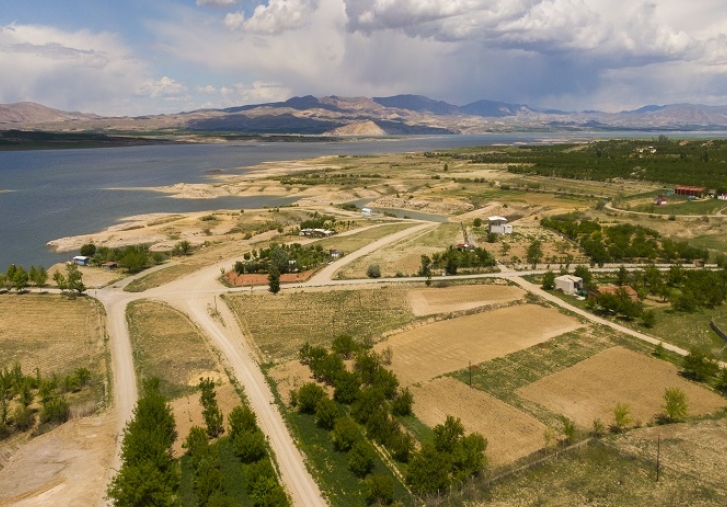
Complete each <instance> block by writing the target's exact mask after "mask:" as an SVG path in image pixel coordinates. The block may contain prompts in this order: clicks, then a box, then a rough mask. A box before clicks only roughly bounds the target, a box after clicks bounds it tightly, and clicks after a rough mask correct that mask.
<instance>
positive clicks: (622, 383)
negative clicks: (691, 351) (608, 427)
mask: <svg viewBox="0 0 727 507" xmlns="http://www.w3.org/2000/svg"><path fill="white" fill-rule="evenodd" d="M668 387H678V388H679V389H681V390H682V391H684V392H685V393H686V395H687V404H688V408H689V414H690V415H699V414H708V413H712V412H714V411H716V410H718V409H719V408H721V407H724V406H725V405H727V401H725V399H724V398H722V397H721V396H718V395H717V394H715V393H713V392H711V391H709V390H708V389H706V388H704V387H702V386H700V385H699V384H696V383H694V382H690V381H688V380H685V379H684V378H682V377H680V376H679V373H678V370H677V368H676V367H675V366H674V365H672V364H669V363H667V362H665V361H660V360H658V359H654V358H652V357H648V356H643V355H640V354H637V353H636V352H631V351H630V350H627V349H624V348H622V347H613V348H610V349H607V350H604V351H603V352H600V353H599V354H597V355H595V356H593V357H591V358H590V359H586V360H585V361H581V362H580V363H578V364H576V365H575V366H572V367H570V368H568V369H566V370H563V371H560V372H558V373H555V374H553V375H550V376H548V377H545V378H543V379H541V380H538V381H537V382H533V383H532V384H530V385H528V386H525V387H522V388H520V389H518V391H517V393H518V394H519V395H520V396H522V397H524V398H526V399H528V400H531V401H535V402H537V403H540V404H541V405H543V406H545V407H546V408H548V409H550V410H552V411H553V412H556V413H560V414H564V415H566V416H567V417H569V418H571V419H572V420H573V421H575V422H576V424H578V425H580V426H583V427H590V426H591V425H592V424H593V421H594V420H595V419H601V421H603V422H604V424H610V423H612V422H613V409H614V407H615V406H616V404H617V403H626V404H628V405H629V407H630V409H631V417H632V418H633V419H634V421H638V422H641V423H647V422H649V421H651V420H652V419H653V417H654V416H655V415H658V414H659V413H661V412H662V411H663V408H662V407H663V405H664V390H665V389H666V388H668Z"/></svg>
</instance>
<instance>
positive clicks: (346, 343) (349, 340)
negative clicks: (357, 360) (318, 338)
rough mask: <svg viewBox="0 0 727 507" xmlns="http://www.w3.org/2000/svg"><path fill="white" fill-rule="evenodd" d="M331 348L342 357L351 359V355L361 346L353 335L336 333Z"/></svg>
mask: <svg viewBox="0 0 727 507" xmlns="http://www.w3.org/2000/svg"><path fill="white" fill-rule="evenodd" d="M331 348H332V349H333V351H334V352H335V353H336V354H340V355H341V357H343V358H344V359H351V356H352V355H353V354H354V353H355V352H356V351H358V350H359V349H360V348H361V346H360V345H359V344H358V342H357V341H356V340H354V338H353V336H351V335H348V334H342V335H338V336H336V337H335V338H334V339H333V344H332V345H331Z"/></svg>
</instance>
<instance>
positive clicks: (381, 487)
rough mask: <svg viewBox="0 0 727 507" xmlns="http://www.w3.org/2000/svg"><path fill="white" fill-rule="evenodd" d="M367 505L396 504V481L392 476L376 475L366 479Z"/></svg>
mask: <svg viewBox="0 0 727 507" xmlns="http://www.w3.org/2000/svg"><path fill="white" fill-rule="evenodd" d="M366 503H368V504H369V505H371V504H377V505H391V504H392V503H394V481H393V480H392V479H391V476H389V475H382V474H374V475H371V476H370V477H368V478H367V479H366Z"/></svg>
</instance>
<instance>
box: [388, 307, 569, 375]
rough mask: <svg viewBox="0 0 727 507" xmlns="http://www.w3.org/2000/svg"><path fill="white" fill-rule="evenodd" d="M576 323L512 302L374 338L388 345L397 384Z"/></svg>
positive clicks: (545, 337) (518, 347) (453, 368)
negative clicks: (500, 307)
mask: <svg viewBox="0 0 727 507" xmlns="http://www.w3.org/2000/svg"><path fill="white" fill-rule="evenodd" d="M579 327H581V324H580V323H579V322H578V321H577V320H575V319H573V318H571V317H567V316H565V315H563V314H561V313H559V312H557V311H555V310H551V309H548V308H543V307H542V306H537V305H517V306H512V307H508V308H502V309H498V310H492V311H489V312H483V313H478V314H476V315H468V316H465V317H460V318H457V319H452V320H446V321H441V322H436V323H434V324H428V325H425V326H422V327H418V328H416V329H412V330H411V331H405V332H403V333H400V334H398V335H395V336H392V337H390V338H389V339H388V340H386V341H384V342H381V343H379V344H377V346H376V350H377V351H381V350H382V349H383V348H385V347H388V346H390V347H391V349H392V351H393V360H392V369H393V370H394V372H395V373H396V374H397V376H398V377H399V381H400V382H401V384H402V385H410V384H413V383H416V382H421V381H423V380H429V379H431V378H434V377H437V376H439V375H443V374H445V373H449V372H452V371H456V370H459V369H462V368H465V367H467V366H468V364H470V362H471V363H472V364H477V363H481V362H484V361H488V360H490V359H493V358H495V357H501V356H505V355H507V354H510V353H512V352H515V351H518V350H521V349H525V348H528V347H531V346H533V345H536V344H538V343H541V342H544V341H547V340H548V339H550V338H552V337H554V336H558V335H561V334H563V333H567V332H569V331H573V330H574V329H577V328H579Z"/></svg>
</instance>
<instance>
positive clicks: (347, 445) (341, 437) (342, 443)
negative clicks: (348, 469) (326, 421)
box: [331, 416, 361, 452]
mask: <svg viewBox="0 0 727 507" xmlns="http://www.w3.org/2000/svg"><path fill="white" fill-rule="evenodd" d="M360 438H361V434H360V433H359V430H358V426H356V423H355V422H353V421H352V420H351V418H350V417H347V416H343V417H339V418H338V419H336V423H335V424H334V425H333V432H332V433H331V439H332V440H333V447H334V448H335V449H336V450H337V451H342V452H347V451H349V450H350V449H351V448H352V447H353V445H354V444H355V443H356V442H358V440H359V439H360Z"/></svg>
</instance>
